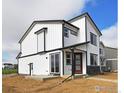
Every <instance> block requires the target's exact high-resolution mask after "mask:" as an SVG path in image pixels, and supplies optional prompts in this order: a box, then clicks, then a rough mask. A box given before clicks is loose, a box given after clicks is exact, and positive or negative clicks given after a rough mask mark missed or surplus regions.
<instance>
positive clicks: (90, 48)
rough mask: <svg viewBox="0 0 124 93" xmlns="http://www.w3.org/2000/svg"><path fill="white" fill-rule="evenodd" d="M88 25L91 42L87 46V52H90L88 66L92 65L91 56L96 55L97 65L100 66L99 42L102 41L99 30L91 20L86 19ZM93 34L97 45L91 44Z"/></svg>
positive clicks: (88, 35) (88, 36) (88, 37)
mask: <svg viewBox="0 0 124 93" xmlns="http://www.w3.org/2000/svg"><path fill="white" fill-rule="evenodd" d="M86 24H87V41H90V43H89V44H88V46H87V52H88V65H91V63H90V60H91V58H90V55H91V53H92V54H95V55H97V65H99V41H100V35H99V32H98V31H97V29H95V28H94V26H93V24H92V23H91V22H90V20H89V19H86ZM91 34H93V35H95V37H96V45H95V44H91Z"/></svg>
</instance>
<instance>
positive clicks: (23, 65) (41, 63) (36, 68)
mask: <svg viewBox="0 0 124 93" xmlns="http://www.w3.org/2000/svg"><path fill="white" fill-rule="evenodd" d="M58 52H59V53H60V73H61V76H62V75H63V73H62V72H63V68H62V65H63V63H62V62H63V59H62V52H61V51H54V52H49V53H46V54H42V55H34V56H29V57H24V58H20V59H19V74H29V71H30V70H29V65H28V64H29V63H33V70H32V74H33V75H49V74H50V54H51V53H58Z"/></svg>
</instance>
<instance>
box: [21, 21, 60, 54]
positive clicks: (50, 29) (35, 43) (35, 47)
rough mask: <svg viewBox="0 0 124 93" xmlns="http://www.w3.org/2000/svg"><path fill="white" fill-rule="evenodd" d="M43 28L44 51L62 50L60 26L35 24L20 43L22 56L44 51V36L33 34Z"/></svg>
mask: <svg viewBox="0 0 124 93" xmlns="http://www.w3.org/2000/svg"><path fill="white" fill-rule="evenodd" d="M44 27H45V28H47V31H46V32H45V41H46V42H45V48H46V51H47V50H52V49H56V48H62V24H60V23H52V24H48V23H47V24H35V26H34V27H33V28H32V29H31V31H30V32H29V33H28V35H27V36H26V37H25V39H24V40H23V41H22V43H21V52H22V56H25V55H30V54H34V53H37V52H42V51H43V50H44V49H43V47H44V46H43V45H44V40H43V39H44V35H43V34H42V33H41V34H39V35H38V36H37V34H34V33H35V32H36V31H38V30H39V29H42V28H44Z"/></svg>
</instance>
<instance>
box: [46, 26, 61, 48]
mask: <svg viewBox="0 0 124 93" xmlns="http://www.w3.org/2000/svg"><path fill="white" fill-rule="evenodd" d="M46 27H48V31H47V32H46V50H51V49H56V48H62V24H51V25H47V26H46Z"/></svg>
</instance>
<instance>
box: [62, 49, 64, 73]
mask: <svg viewBox="0 0 124 93" xmlns="http://www.w3.org/2000/svg"><path fill="white" fill-rule="evenodd" d="M62 60H63V61H62V62H63V75H64V51H62Z"/></svg>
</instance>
